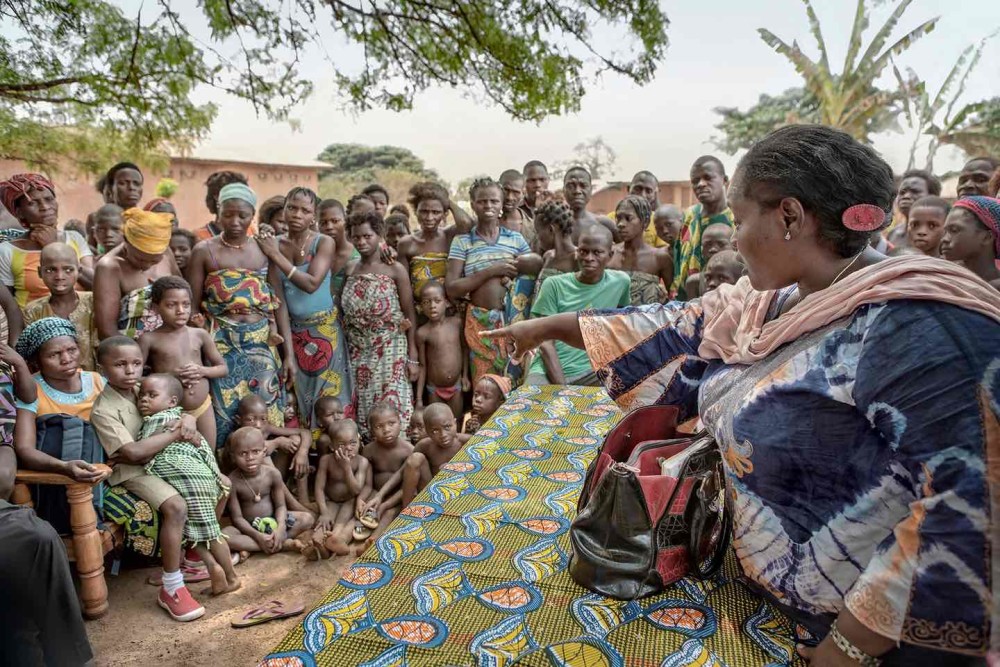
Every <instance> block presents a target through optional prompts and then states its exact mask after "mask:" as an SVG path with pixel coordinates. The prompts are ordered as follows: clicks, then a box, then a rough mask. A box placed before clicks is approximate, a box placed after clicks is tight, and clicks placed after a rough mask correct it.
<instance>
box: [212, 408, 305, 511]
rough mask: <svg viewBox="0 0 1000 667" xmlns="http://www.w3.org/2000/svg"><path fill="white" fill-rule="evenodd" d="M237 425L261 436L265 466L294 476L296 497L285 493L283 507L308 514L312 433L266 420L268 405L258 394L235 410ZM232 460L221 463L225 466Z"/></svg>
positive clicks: (230, 463) (232, 463)
mask: <svg viewBox="0 0 1000 667" xmlns="http://www.w3.org/2000/svg"><path fill="white" fill-rule="evenodd" d="M236 423H237V424H239V425H240V426H245V427H248V428H253V429H256V430H258V431H260V432H261V434H262V435H263V436H264V447H265V454H266V455H267V458H266V459H265V464H267V465H271V466H274V467H275V468H277V470H278V472H279V473H280V474H281V478H282V479H285V477H286V476H287V475H288V471H289V470H291V471H292V474H293V475H294V476H295V495H294V496H293V495H292V493H291V491H288V490H287V488H286V491H287V494H286V496H285V504H286V505H287V506H288V507H290V508H291V509H292V510H294V511H296V512H307V511H309V507H308V503H309V449H310V448H311V447H312V433H310V432H309V430H308V429H304V428H284V427H281V426H274V425H272V424H271V423H270V422H268V421H267V404H266V403H264V399H262V398H261V397H260V396H258V395H257V394H250V395H248V396H244V397H243V398H242V399H241V400H240V404H239V406H238V407H237V411H236ZM235 463H236V462H235V461H226V462H224V463H223V465H224V466H226V467H227V469H228V466H230V465H235Z"/></svg>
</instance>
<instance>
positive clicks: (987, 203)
mask: <svg viewBox="0 0 1000 667" xmlns="http://www.w3.org/2000/svg"><path fill="white" fill-rule="evenodd" d="M941 256H942V257H944V258H945V259H947V260H949V261H952V262H959V263H960V264H962V266H964V267H965V268H967V269H969V270H970V271H972V272H973V273H975V274H976V275H977V276H979V277H980V278H982V279H983V280H985V281H986V282H988V283H989V284H990V285H992V286H993V287H996V288H997V289H1000V270H998V269H997V262H996V260H997V258H998V257H1000V199H994V198H992V197H982V196H978V195H976V196H972V197H962V198H961V199H959V200H958V201H956V202H955V205H954V206H952V209H951V212H950V213H948V218H947V219H946V220H945V224H944V236H943V237H942V239H941Z"/></svg>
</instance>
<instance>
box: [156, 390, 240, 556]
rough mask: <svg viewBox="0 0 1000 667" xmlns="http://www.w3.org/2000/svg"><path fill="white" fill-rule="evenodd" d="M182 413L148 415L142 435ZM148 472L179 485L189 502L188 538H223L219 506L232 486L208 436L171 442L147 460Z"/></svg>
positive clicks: (193, 541) (163, 427) (159, 429)
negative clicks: (194, 442) (225, 480)
mask: <svg viewBox="0 0 1000 667" xmlns="http://www.w3.org/2000/svg"><path fill="white" fill-rule="evenodd" d="M182 414H183V411H182V410H181V409H180V408H170V409H169V410H163V411H162V412H157V413H156V414H155V415H150V416H149V417H146V418H144V419H143V423H142V432H141V433H140V435H139V439H140V440H143V439H145V438H148V437H150V436H152V435H155V434H157V433H160V432H162V431H164V430H166V425H167V424H169V423H171V422H173V421H176V420H178V419H180V418H181V415H182ZM146 472H147V473H149V474H150V475H156V476H157V477H159V478H161V479H162V480H163V481H165V482H167V483H168V484H170V486H172V487H174V488H175V489H177V493H179V494H180V495H181V498H183V499H184V502H186V503H187V522H186V523H185V524H184V540H185V542H187V543H188V544H200V543H202V542H209V541H211V540H218V539H221V538H222V528H221V527H220V526H219V520H218V519H217V518H216V516H215V506H216V504H217V503H218V501H219V499H220V498H222V497H223V496H224V495H225V494H227V493H228V492H229V488H228V487H227V486H225V485H224V484H223V483H222V479H223V478H222V473H221V472H219V466H218V464H216V462H215V454H214V453H213V452H212V450H211V448H210V447H209V446H208V443H207V442H205V439H204V438H202V439H201V444H200V445H198V446H197V447H196V446H195V445H192V444H191V443H190V442H184V441H183V440H176V441H174V442H172V443H170V444H169V445H167V446H166V447H165V448H164V449H163V450H161V451H160V453H159V454H157V455H156V456H154V457H153V459H152V460H151V461H150V462H149V463H147V464H146Z"/></svg>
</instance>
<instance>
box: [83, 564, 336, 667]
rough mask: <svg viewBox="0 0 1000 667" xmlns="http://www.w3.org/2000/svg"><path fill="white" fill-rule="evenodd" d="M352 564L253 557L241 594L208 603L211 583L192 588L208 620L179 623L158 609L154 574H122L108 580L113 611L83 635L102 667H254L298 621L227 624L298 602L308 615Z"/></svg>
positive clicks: (245, 567) (243, 569) (243, 568)
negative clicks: (270, 605) (150, 580)
mask: <svg viewBox="0 0 1000 667" xmlns="http://www.w3.org/2000/svg"><path fill="white" fill-rule="evenodd" d="M353 561H354V559H353V558H351V557H342V558H331V559H330V560H326V561H319V562H309V561H307V560H306V559H305V558H303V557H302V556H301V555H299V554H293V553H287V554H286V553H280V554H275V555H273V556H269V557H266V558H265V557H264V556H260V555H255V556H253V557H252V558H250V559H249V560H248V561H246V562H245V563H243V564H241V565H238V566H237V567H236V572H237V574H239V575H240V579H241V580H242V582H243V588H241V589H240V590H238V591H236V592H235V593H230V594H228V595H223V596H221V597H219V598H212V597H211V596H209V595H202V594H201V593H200V591H201V589H202V587H208V582H203V583H197V584H191V592H192V593H193V594H194V595H195V598H196V599H197V600H198V601H199V602H201V604H202V605H204V607H205V615H204V616H202V617H201V618H200V619H198V620H197V621H192V622H190V623H176V622H174V621H173V620H171V619H170V617H169V616H167V614H166V612H165V611H163V610H162V609H160V607H159V605H157V604H156V594H157V589H156V588H155V587H153V586H150V585H148V584H147V583H146V578H147V577H148V576H149V575H150V574H152V573H155V572H158V571H159V568H146V569H132V570H127V571H126V570H123V571H122V572H121V573H120V574H119V575H118V576H117V577H111V576H109V577H107V580H108V590H109V596H110V597H109V599H110V603H111V609H110V610H109V611H108V613H107V614H106V615H105V616H104V617H103V618H101V619H98V620H96V621H88V622H87V626H86V627H87V634H88V635H89V636H90V642H91V644H92V646H93V647H94V655H95V657H96V663H97V665H99V666H100V667H119V666H125V665H128V666H130V667H132V666H135V667H142V666H144V665H155V666H156V667H174V666H175V665H177V666H180V665H184V666H187V665H218V666H219V667H223V666H225V667H228V666H229V665H235V666H241V665H245V666H249V667H252V666H253V665H255V664H256V663H257V661H258V660H260V658H262V657H263V656H264V655H266V654H267V653H268V652H269V651H270V650H271V649H272V648H273V647H274V646H275V644H277V643H278V642H279V641H281V639H282V638H283V637H284V636H285V634H286V633H287V632H288V631H289V630H290V629H291V628H292V627H294V625H295V624H296V623H298V622H300V621H301V620H302V615H300V616H296V617H293V618H289V619H283V620H280V621H272V622H270V623H265V624H263V625H259V626H256V627H253V628H246V629H242V630H236V629H234V628H232V627H230V625H229V623H230V621H231V620H233V619H235V618H239V617H241V616H242V615H243V614H244V613H246V611H248V610H249V609H251V608H253V607H255V606H257V605H259V604H261V603H265V602H267V601H269V600H274V599H279V600H282V601H283V602H286V603H288V602H293V601H297V600H301V601H302V602H303V603H304V604H305V606H306V613H308V611H309V610H310V609H312V607H313V606H315V604H316V603H317V602H319V600H320V598H322V597H323V595H325V594H326V592H327V591H328V590H330V588H332V587H333V585H334V583H336V581H337V579H339V578H340V573H341V572H342V571H343V570H344V568H345V567H347V566H348V565H350V564H351V563H352V562H353Z"/></svg>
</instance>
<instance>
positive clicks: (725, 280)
mask: <svg viewBox="0 0 1000 667" xmlns="http://www.w3.org/2000/svg"><path fill="white" fill-rule="evenodd" d="M744 268H745V267H744V265H743V258H742V257H740V256H739V254H738V253H737V252H736V251H735V250H723V251H722V252H720V253H717V254H715V255H713V256H712V259H710V260H708V262H706V263H705V268H704V270H703V271H702V274H703V275H704V278H705V293H706V294H707V293H708V292H711V291H712V290H714V289H715V288H717V287H718V286H719V285H735V284H736V281H737V280H739V279H740V278H742V277H743V269H744Z"/></svg>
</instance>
